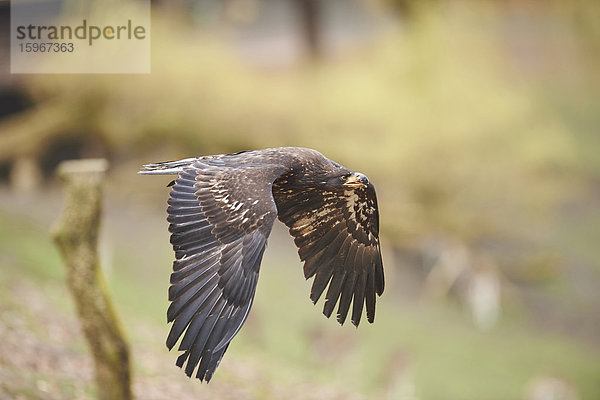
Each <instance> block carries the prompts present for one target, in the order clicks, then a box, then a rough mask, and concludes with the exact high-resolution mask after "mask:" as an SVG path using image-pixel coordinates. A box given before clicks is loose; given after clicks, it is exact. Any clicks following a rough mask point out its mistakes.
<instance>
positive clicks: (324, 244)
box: [273, 175, 384, 325]
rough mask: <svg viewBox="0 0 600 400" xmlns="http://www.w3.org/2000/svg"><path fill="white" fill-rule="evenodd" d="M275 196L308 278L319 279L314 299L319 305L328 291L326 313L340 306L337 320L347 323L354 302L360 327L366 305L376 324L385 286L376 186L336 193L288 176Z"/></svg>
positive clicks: (277, 185) (314, 286) (277, 183)
mask: <svg viewBox="0 0 600 400" xmlns="http://www.w3.org/2000/svg"><path fill="white" fill-rule="evenodd" d="M273 196H274V198H275V203H276V205H277V210H278V217H279V219H280V220H281V221H282V222H283V223H284V224H286V225H287V227H288V228H289V231H290V234H291V235H292V236H293V237H294V243H295V244H296V246H297V247H298V255H299V256H300V259H301V260H302V261H304V276H305V277H306V279H309V278H313V277H314V281H313V284H312V288H311V293H310V299H311V300H312V301H313V302H317V301H318V299H319V298H320V297H321V295H322V293H323V292H324V290H325V288H327V287H328V289H327V292H326V295H325V303H324V305H323V314H325V315H326V316H327V317H329V316H331V314H332V313H333V310H334V309H335V306H336V304H338V303H339V305H338V312H337V320H338V322H339V323H340V324H343V323H344V321H345V320H346V316H347V314H348V311H349V309H350V306H351V304H353V306H352V323H353V324H354V325H358V324H359V323H360V319H361V314H362V312H363V308H364V307H365V306H366V309H367V319H368V321H369V322H373V320H374V316H375V298H376V295H381V294H382V293H383V288H384V277H383V264H382V262H381V252H380V250H379V249H380V246H379V213H378V210H377V198H376V195H375V189H374V188H373V185H372V184H369V185H368V186H367V187H363V188H359V189H356V190H350V189H346V188H344V189H342V190H335V191H334V190H333V189H326V188H324V187H323V186H319V184H318V182H310V181H309V182H305V181H302V179H298V178H295V177H294V176H291V175H286V176H284V177H282V178H281V179H280V180H276V181H275V183H274V185H273Z"/></svg>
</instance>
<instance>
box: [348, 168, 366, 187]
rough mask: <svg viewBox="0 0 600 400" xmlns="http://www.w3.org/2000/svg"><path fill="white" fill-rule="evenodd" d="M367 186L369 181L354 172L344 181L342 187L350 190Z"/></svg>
mask: <svg viewBox="0 0 600 400" xmlns="http://www.w3.org/2000/svg"><path fill="white" fill-rule="evenodd" d="M368 184H369V179H367V177H366V176H365V175H363V174H361V173H360V172H354V173H353V174H352V175H350V176H349V177H348V179H346V182H344V186H349V187H352V188H359V187H366V186H367V185H368Z"/></svg>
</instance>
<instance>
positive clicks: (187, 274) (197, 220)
mask: <svg viewBox="0 0 600 400" xmlns="http://www.w3.org/2000/svg"><path fill="white" fill-rule="evenodd" d="M188 162H189V161H188ZM173 165H174V164H173ZM176 167H178V168H179V169H178V171H179V177H178V178H177V179H176V180H175V182H174V185H173V188H172V190H171V194H170V198H169V200H168V204H169V207H168V210H167V211H168V221H169V223H170V225H169V231H170V232H171V243H172V245H173V249H174V250H175V256H176V260H175V261H174V263H173V273H172V274H171V286H170V288H169V300H170V301H171V304H170V306H169V309H168V312H167V318H168V321H169V322H173V325H172V326H171V330H170V332H169V336H168V338H167V347H168V348H169V349H172V348H173V347H174V346H175V344H176V343H177V341H178V340H179V339H180V338H181V337H182V339H181V341H180V343H179V347H178V349H179V350H180V351H183V354H181V355H180V356H179V358H178V359H177V365H178V366H179V367H183V365H184V364H186V361H187V364H186V366H185V373H186V374H187V375H188V376H191V375H192V374H193V372H194V369H195V368H196V366H198V365H199V367H198V370H197V373H196V377H197V378H199V379H201V380H202V379H206V380H207V381H209V380H210V378H211V377H212V374H213V372H214V371H215V369H216V368H217V366H218V364H219V362H220V360H221V358H222V357H223V354H224V353H225V351H226V350H227V346H228V345H229V342H230V341H231V340H232V339H233V337H234V336H235V334H236V333H237V332H238V331H239V329H240V328H241V326H242V324H243V323H244V321H245V320H246V318H247V316H248V312H249V310H250V307H251V305H252V300H253V298H254V292H255V288H256V282H257V279H258V271H259V267H260V262H261V259H262V256H263V252H264V250H265V246H266V242H267V237H268V235H269V233H270V231H271V227H272V225H273V221H274V220H275V217H276V212H277V209H276V207H275V203H274V201H273V197H272V194H271V182H272V180H271V181H270V182H269V181H268V180H269V176H268V175H269V174H265V171H262V170H260V169H258V168H234V167H230V166H228V165H227V163H226V162H225V161H223V160H221V159H219V158H215V159H199V160H194V161H193V162H192V163H191V164H188V165H187V166H184V167H181V166H176ZM151 168H152V166H151ZM154 168H157V167H156V166H154ZM163 170H167V171H168V169H165V168H163ZM266 172H269V171H266ZM159 173H160V171H159ZM273 179H274V178H273Z"/></svg>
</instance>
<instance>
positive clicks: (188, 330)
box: [140, 147, 384, 382]
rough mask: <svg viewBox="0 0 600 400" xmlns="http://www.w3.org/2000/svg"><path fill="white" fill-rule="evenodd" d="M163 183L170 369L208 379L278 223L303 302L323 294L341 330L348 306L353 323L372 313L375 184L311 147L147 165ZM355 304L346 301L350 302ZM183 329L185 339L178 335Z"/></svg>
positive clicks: (237, 323) (378, 289) (380, 282)
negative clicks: (296, 263)
mask: <svg viewBox="0 0 600 400" xmlns="http://www.w3.org/2000/svg"><path fill="white" fill-rule="evenodd" d="M140 174H148V175H169V174H172V175H178V177H177V179H175V181H173V182H171V184H170V185H169V186H172V189H171V194H170V196H169V200H168V209H167V212H168V218H167V220H168V222H169V223H170V225H169V231H170V232H171V244H172V245H173V250H174V251H175V258H176V260H175V261H174V262H173V272H172V274H171V286H170V287H169V300H170V302H171V304H170V306H169V309H168V312H167V319H168V322H173V325H172V326H171V330H170V332H169V336H168V338H167V347H168V348H169V350H170V349H172V348H173V346H175V344H176V343H177V341H178V340H179V338H180V337H181V336H182V335H183V338H182V339H181V342H180V343H179V350H180V351H183V354H181V355H180V356H179V358H178V359H177V365H178V366H179V367H183V365H184V363H186V360H187V364H186V366H185V373H186V374H187V375H188V376H190V377H191V376H192V374H193V373H194V370H195V369H196V366H197V365H198V364H199V367H198V370H197V372H196V377H197V378H199V379H200V380H204V379H205V380H206V381H207V382H208V381H209V380H210V379H211V377H212V375H213V373H214V371H215V369H216V368H217V366H218V365H219V362H220V361H221V358H222V357H223V354H224V353H225V351H226V350H227V347H228V345H229V342H230V341H231V340H232V339H233V337H234V336H235V335H236V333H237V332H238V331H239V330H240V328H241V327H242V325H243V324H244V321H245V320H246V318H247V317H248V312H249V311H250V307H251V306H252V300H253V298H254V291H255V289H256V282H257V280H258V271H259V269H260V262H261V260H262V256H263V253H264V251H265V246H266V244H267V238H268V237H269V233H270V232H271V227H272V226H273V222H274V221H275V218H276V217H278V218H279V219H280V220H281V221H282V222H283V223H284V224H285V225H287V227H288V228H289V231H290V233H291V235H292V236H293V237H294V241H295V243H296V246H298V254H299V255H300V259H301V260H302V261H304V276H305V277H306V279H308V278H312V277H314V281H313V284H312V289H311V293H310V299H311V300H312V301H313V302H314V303H316V302H317V300H318V299H319V297H320V296H321V294H322V293H323V291H324V290H325V288H326V287H327V293H326V295H325V304H324V307H323V314H325V315H326V316H327V317H329V316H330V315H331V313H332V312H333V309H334V308H335V306H336V304H337V305H338V309H337V320H338V322H339V323H340V324H343V323H344V321H345V320H346V315H347V314H348V311H349V309H350V304H351V303H352V323H353V324H354V325H356V326H358V324H359V322H360V318H361V314H362V311H363V306H364V305H366V311H367V319H368V320H369V322H373V319H374V317H375V294H377V295H381V294H382V293H383V287H384V278H383V264H382V260H381V251H380V247H379V212H378V210H377V198H376V196H375V189H374V187H373V184H372V183H370V182H369V180H368V179H367V177H366V176H365V175H363V174H361V173H358V172H354V171H351V170H349V169H347V168H344V167H342V166H341V165H339V164H337V163H335V162H333V161H331V160H329V159H327V158H326V157H324V156H323V155H322V154H321V153H319V152H318V151H315V150H312V149H306V148H300V147H280V148H273V149H265V150H256V151H244V152H240V153H235V154H225V155H214V156H205V157H198V158H188V159H185V160H180V161H171V162H163V163H156V164H148V165H145V166H144V169H143V170H142V171H140ZM353 299H354V300H353ZM184 332H185V333H184Z"/></svg>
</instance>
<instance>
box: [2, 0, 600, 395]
mask: <svg viewBox="0 0 600 400" xmlns="http://www.w3.org/2000/svg"><path fill="white" fill-rule="evenodd" d="M77 3H78V2H72V1H71V2H64V7H65V8H68V7H69V6H73V4H77ZM8 16H9V7H8V2H0V18H1V19H2V21H3V26H8V25H7V24H8V21H9V19H8ZM4 21H5V22H6V24H5V23H4ZM3 35H4V38H3V39H2V42H1V43H0V45H1V46H2V48H3V49H5V50H6V51H3V52H2V53H1V54H2V56H1V57H2V60H0V61H1V64H2V66H3V74H2V75H0V81H1V82H0V115H1V117H0V180H1V185H0V266H1V267H0V337H1V338H2V340H1V341H0V398H1V399H5V398H6V399H71V398H77V399H87V398H93V397H94V394H95V389H94V387H93V382H92V372H91V364H90V360H89V357H88V356H87V354H86V352H87V348H86V346H85V342H84V341H83V339H82V338H81V334H80V332H79V329H78V326H77V320H76V318H75V316H74V312H73V305H72V301H71V299H70V298H69V296H68V293H67V291H66V288H65V285H64V281H63V276H64V271H63V267H62V265H61V261H60V259H59V257H58V254H57V251H56V250H55V249H54V247H53V246H52V243H51V240H50V237H49V233H48V232H49V229H50V226H51V224H52V222H53V221H54V220H55V219H56V216H57V214H58V212H59V211H60V208H61V203H62V197H61V192H60V184H59V182H57V180H56V178H55V177H54V168H55V167H56V165H57V164H58V163H59V162H60V161H61V160H63V159H70V158H83V157H106V158H108V159H109V161H110V163H111V170H110V173H109V175H108V177H107V181H106V207H105V220H104V221H103V232H102V243H101V253H102V256H103V259H102V263H103V267H104V272H105V275H106V278H107V282H108V286H109V290H110V292H111V294H112V295H113V300H114V303H115V307H116V309H117V312H118V314H119V316H120V319H121V322H122V325H123V328H124V330H125V332H126V334H127V337H128V339H129V341H130V343H131V345H132V357H133V363H134V376H133V378H134V392H135V394H136V397H137V398H139V399H167V398H180V399H187V398H190V399H192V398H193V399H204V398H206V399H209V398H211V399H352V398H357V399H361V398H377V399H383V398H387V399H425V400H427V399H434V400H435V399H457V400H458V399H533V400H541V399H569V400H571V399H598V398H600V290H599V289H598V288H599V287H600V250H599V249H598V246H599V244H600V154H599V153H600V132H599V127H600V95H599V93H600V74H599V73H598V72H599V71H600V4H599V3H598V2H597V1H594V0H578V1H558V0H555V1H535V0H528V1H518V0H513V1H481V2H475V1H466V0H464V1H461V0H429V1H416V0H412V1H411V0H379V1H377V0H352V1H350V0H346V1H342V0H327V1H325V0H324V1H317V0H286V1H283V0H228V1H216V0H215V1H208V0H196V1H192V0H178V1H173V2H167V1H153V2H152V30H151V40H152V65H151V68H152V73H151V74H148V75H91V74H81V75H10V74H9V73H8V67H7V66H8V38H7V37H6V32H3ZM277 146H303V147H311V148H315V149H317V150H319V151H321V152H322V153H323V154H325V155H326V156H327V157H329V158H331V159H333V160H335V161H337V162H339V163H341V164H343V165H345V166H347V167H349V168H351V169H354V170H358V171H361V172H363V173H365V174H366V175H367V176H369V178H370V180H371V181H373V182H374V183H375V185H376V188H377V191H378V197H379V203H380V204H379V205H380V215H381V225H382V239H381V240H382V248H383V253H384V265H385V269H386V274H387V275H386V279H387V282H386V283H387V286H386V291H385V293H384V295H383V297H381V298H380V300H379V302H378V311H377V316H376V321H375V323H374V324H373V325H370V326H368V324H363V325H361V327H360V328H359V329H355V328H353V327H352V326H343V327H339V326H338V325H337V324H336V323H335V321H329V320H327V319H325V318H323V316H322V315H320V306H319V305H317V306H316V307H315V306H313V305H312V304H311V303H310V300H309V299H308V293H309V283H307V282H305V281H304V280H303V277H302V272H301V264H300V262H299V260H298V257H297V255H296V250H295V248H294V245H293V242H292V240H291V238H290V237H289V235H288V234H287V232H286V231H285V229H284V228H283V226H281V225H279V224H278V225H277V226H276V227H275V228H274V231H273V233H272V235H271V238H270V245H269V248H268V250H267V252H266V255H265V258H264V261H263V265H262V272H261V279H260V281H259V284H258V289H257V296H256V300H255V303H254V306H253V309H252V312H251V315H250V318H249V320H248V321H247V322H246V324H245V326H244V328H243V329H242V330H241V332H240V333H239V334H238V335H237V337H236V338H235V340H234V341H233V342H232V345H231V346H230V348H229V350H228V352H227V353H226V355H225V357H224V359H223V361H222V363H221V365H220V367H219V369H218V370H217V372H216V375H215V377H214V379H213V381H212V382H211V383H210V384H209V385H204V384H200V383H199V382H196V381H190V380H189V379H188V378H187V377H186V376H185V375H184V374H183V373H182V372H181V371H179V370H178V368H177V367H175V365H174V362H175V358H176V354H174V353H173V354H169V353H168V351H167V350H166V348H165V346H164V344H163V343H164V339H165V338H166V334H167V331H168V327H167V325H166V322H165V320H166V317H165V315H166V307H167V287H168V279H169V278H168V276H169V272H170V268H171V262H172V258H173V254H172V250H171V248H170V245H169V241H168V232H167V223H166V218H165V207H166V204H165V203H166V198H167V193H168V190H167V189H166V188H165V185H166V184H167V183H168V181H169V179H168V178H164V179H163V178H152V177H150V178H149V177H140V176H137V175H136V172H137V170H138V168H139V166H140V165H141V164H143V163H148V162H155V161H164V160H170V159H177V158H184V157H190V156H196V155H204V154H215V153H224V152H234V151H240V150H245V149H254V148H265V147H277Z"/></svg>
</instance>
